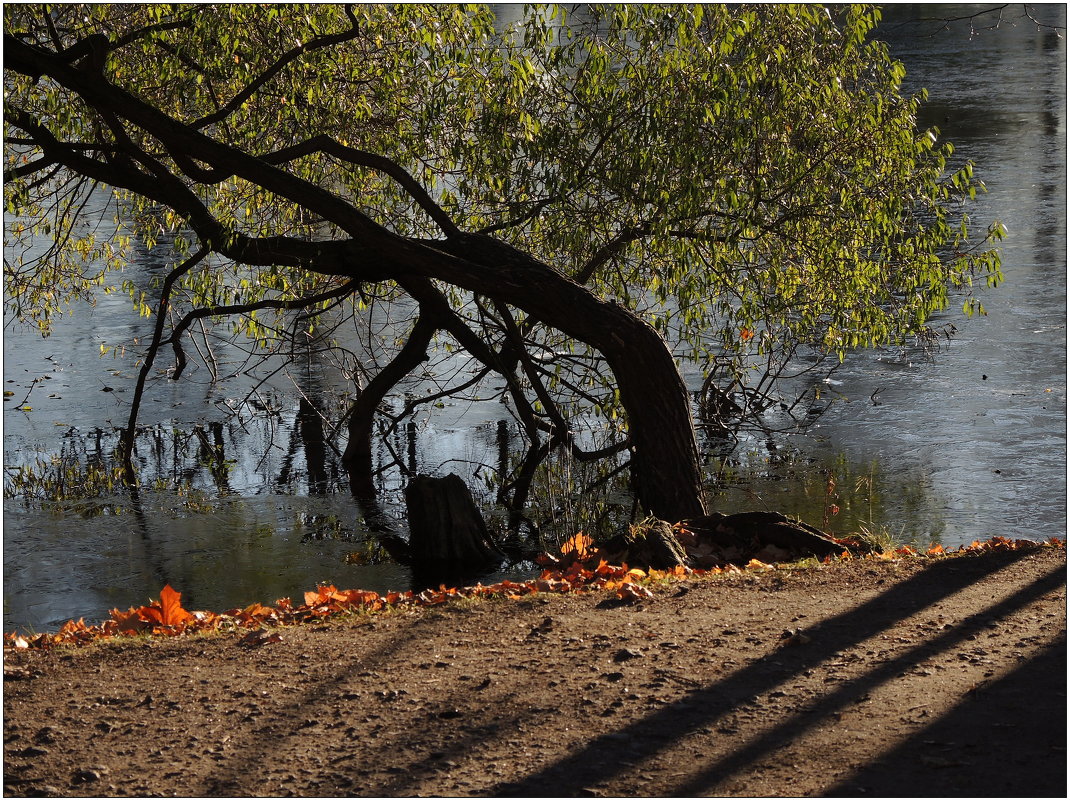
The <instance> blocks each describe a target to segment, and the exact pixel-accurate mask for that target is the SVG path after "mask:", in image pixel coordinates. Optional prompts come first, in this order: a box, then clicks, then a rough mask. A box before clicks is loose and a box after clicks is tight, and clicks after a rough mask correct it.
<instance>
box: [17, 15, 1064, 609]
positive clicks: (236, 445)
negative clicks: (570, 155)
mask: <svg viewBox="0 0 1070 801" xmlns="http://www.w3.org/2000/svg"><path fill="white" fill-rule="evenodd" d="M924 9H925V16H929V17H934V16H937V15H938V14H939V15H946V16H962V15H961V13H960V11H961V9H957V8H955V7H948V6H939V7H937V6H925V7H924ZM1033 10H1034V11H1035V13H1037V14H1039V15H1041V16H1042V17H1043V18H1044V19H1046V20H1047V21H1049V22H1053V23H1056V24H1060V25H1065V6H1035V7H1033ZM911 13H912V12H911V10H910V9H909V8H907V9H904V8H903V7H895V6H893V7H888V8H886V11H885V18H886V24H885V25H884V28H883V37H884V38H886V39H888V40H889V41H890V42H891V44H892V48H893V52H894V53H895V54H896V55H897V56H898V57H899V58H901V59H902V60H903V61H905V62H906V64H907V67H908V78H907V80H908V82H909V85H910V86H911V87H914V88H916V87H920V86H925V87H927V88H928V89H929V93H930V94H929V97H930V103H929V105H928V107H927V109H926V111H925V118H924V119H923V120H922V122H923V124H926V125H937V126H939V127H940V129H941V131H942V132H943V134H944V135H945V136H946V137H947V138H949V139H951V140H952V141H954V142H955V143H956V144H957V146H958V147H957V151H956V155H955V158H956V159H960V158H961V159H967V158H969V159H972V160H973V161H974V162H975V163H976V164H977V165H978V166H977V170H978V174H979V175H980V177H982V178H983V180H984V181H985V182H986V183H987V185H988V188H989V193H988V194H987V195H984V196H982V197H980V198H979V199H978V201H977V202H976V204H974V206H973V207H972V208H971V215H972V217H973V218H974V219H975V220H977V221H979V222H981V223H982V224H983V223H987V222H988V221H989V220H993V219H999V220H1001V221H1002V222H1004V223H1005V224H1006V226H1007V227H1008V229H1009V236H1008V237H1007V239H1006V240H1005V242H1004V244H1003V270H1004V273H1005V275H1006V282H1005V283H1004V285H1003V286H1002V287H1000V288H999V290H997V291H995V292H989V293H986V294H985V295H984V303H985V306H986V307H987V309H988V311H989V314H988V316H987V317H984V318H974V319H970V320H967V319H965V318H963V317H962V315H961V314H960V313H958V312H957V311H956V310H950V311H948V312H947V313H944V314H942V315H939V316H938V318H937V319H936V320H935V321H934V324H935V325H937V326H940V325H944V324H947V323H951V324H953V325H954V326H955V327H956V328H957V329H958V334H957V337H956V339H955V340H954V342H953V343H952V344H951V346H950V347H949V348H946V349H944V350H942V351H940V352H938V353H937V354H935V357H931V356H929V355H927V354H925V353H923V352H921V351H915V350H906V351H902V352H900V351H898V350H896V351H889V352H886V353H879V352H864V353H858V354H855V355H853V356H852V357H851V358H849V359H848V361H847V363H846V364H845V365H844V367H843V369H842V370H840V371H839V372H838V373H837V374H836V375H835V376H834V383H828V384H822V385H821V386H820V387H819V389H820V391H821V393H822V398H823V399H828V400H830V401H831V402H830V404H829V406H828V409H827V410H826V412H825V414H824V415H823V416H822V417H821V419H820V420H819V421H818V422H817V423H816V424H815V426H814V427H813V428H812V429H811V430H810V433H809V434H807V435H806V436H792V437H781V438H778V439H777V440H776V441H773V442H766V441H764V440H760V441H743V442H742V443H740V445H739V446H738V447H737V448H736V449H735V450H733V451H732V452H731V453H730V454H728V455H725V454H723V453H721V450H720V448H719V446H718V443H716V442H711V443H709V447H710V456H709V457H708V460H709V461H708V467H709V477H710V480H709V483H710V488H711V489H710V491H711V501H712V505H713V506H715V508H719V509H723V510H726V511H738V510H743V509H762V508H771V509H778V510H781V511H784V512H786V513H789V514H796V515H799V516H800V517H802V518H804V519H805V520H807V521H809V522H811V523H815V524H818V525H820V524H822V523H826V524H827V527H828V528H829V529H830V530H833V531H839V532H845V531H850V530H855V529H857V528H858V527H860V526H866V527H868V528H872V529H878V530H879V529H887V530H888V531H890V532H891V533H892V534H894V535H897V536H899V537H901V538H902V539H904V540H907V541H914V542H917V543H919V544H925V543H927V542H928V541H929V540H932V539H936V540H939V541H941V542H943V543H944V544H945V545H952V546H953V545H957V544H961V543H965V542H969V541H970V540H972V539H975V538H981V537H988V536H991V535H995V534H1007V535H1013V536H1026V537H1034V538H1046V537H1050V536H1063V535H1064V534H1065V529H1066V370H1065V367H1066V347H1065V345H1066V282H1065V278H1066V250H1065V248H1066V244H1065V243H1066V220H1065V213H1066V197H1065V181H1066V165H1065V147H1066V92H1065V87H1066V78H1065V59H1066V49H1065V47H1066V45H1065V39H1061V38H1059V37H1057V36H1056V35H1055V34H1054V33H1053V32H1052V31H1051V30H1049V29H1040V30H1038V28H1037V26H1035V25H1032V24H1030V23H1028V22H1026V21H1024V20H1018V21H1017V24H1016V26H1014V27H1011V26H1010V25H1007V24H1005V25H1003V26H1001V28H1000V29H999V30H998V31H979V33H978V35H977V36H976V37H975V38H972V39H971V37H970V36H969V30H968V27H965V25H966V23H958V24H956V25H954V26H952V28H951V29H950V30H949V31H945V32H942V33H936V32H935V30H930V29H926V30H919V29H918V28H916V27H915V26H913V25H906V24H901V23H903V21H904V20H905V19H907V18H908V15H909V14H911ZM931 27H932V29H936V28H938V27H939V26H931ZM979 27H981V26H979ZM930 33H932V34H933V35H931V36H930V35H929V34H930ZM994 65H998V69H995V68H993V67H994ZM158 268H159V266H158V265H154V264H153V263H152V260H151V258H150V257H148V256H146V259H145V261H144V263H143V264H139V265H131V272H132V273H133V274H134V275H132V276H130V277H134V278H135V280H137V281H138V282H140V283H145V284H147V281H148V277H149V275H150V273H151V271H152V270H154V269H158ZM138 270H140V271H141V272H138ZM144 333H145V332H144V330H143V321H141V320H139V319H138V318H137V316H136V315H135V314H133V313H132V312H131V311H130V310H129V306H128V301H127V300H126V298H125V297H122V296H110V297H102V298H100V300H99V302H98V305H97V307H96V308H88V307H87V308H80V309H78V311H77V316H75V317H72V318H70V319H67V320H65V321H64V322H63V323H62V324H61V325H60V326H58V328H57V331H56V333H55V334H54V335H53V336H52V337H50V338H48V339H44V340H41V339H40V338H38V337H36V336H33V335H30V334H27V333H25V332H19V331H17V330H15V329H12V328H10V327H8V328H6V329H5V342H4V353H5V363H4V381H5V385H4V388H5V389H6V390H10V391H12V392H13V393H14V395H13V396H12V399H11V401H9V402H7V403H5V413H4V423H5V425H4V457H5V463H6V465H7V466H8V467H11V466H13V465H18V464H27V463H31V464H32V463H33V461H34V459H35V458H36V456H37V455H40V456H41V458H45V459H50V458H51V457H52V456H54V455H56V454H57V453H59V452H60V450H61V448H62V449H63V451H64V453H65V455H66V456H67V457H68V458H70V459H72V460H81V461H82V462H85V461H86V460H87V459H88V460H91V459H93V458H94V457H95V456H100V455H103V454H106V453H107V452H108V450H109V449H110V448H111V447H113V444H114V441H115V437H116V434H115V428H116V427H117V426H120V425H122V424H124V422H125V419H126V414H127V413H128V406H127V403H128V393H129V392H130V391H132V387H133V376H134V373H135V369H136V368H135V367H134V364H133V359H132V358H130V357H127V358H125V359H112V358H110V357H109V358H106V359H100V358H99V355H98V354H99V346H100V344H101V342H103V341H105V340H107V341H109V342H114V341H119V340H123V339H127V340H130V339H132V338H133V337H136V336H142V335H144ZM220 347H221V346H220ZM219 355H220V356H221V358H225V357H226V353H225V352H221V353H220V354H219ZM35 379H36V382H35ZM295 385H296V386H298V387H300V388H301V390H302V391H303V392H305V393H307V394H309V395H310V396H312V397H320V398H329V397H332V396H337V397H341V396H342V395H343V394H344V392H345V391H346V385H345V382H344V381H343V380H342V379H341V377H340V376H339V375H338V374H337V371H334V372H332V371H331V370H330V369H327V368H323V367H322V366H317V365H305V366H302V365H297V366H296V367H295V368H294V369H293V370H292V371H290V373H280V374H278V375H276V376H275V377H274V378H273V379H272V380H271V381H268V382H267V383H266V384H264V385H263V386H262V387H260V389H259V390H258V393H257V395H256V398H257V399H258V400H257V402H258V403H260V404H261V405H262V406H264V407H266V408H267V409H269V410H272V411H271V413H268V414H263V413H261V414H259V416H257V417H255V418H254V417H251V416H248V415H246V416H243V417H241V418H240V419H239V420H234V419H232V418H230V417H229V416H228V412H229V409H230V407H232V406H234V405H235V404H236V403H237V402H238V401H239V400H241V399H242V398H244V397H245V396H246V394H247V393H248V392H249V390H250V388H251V381H249V380H246V379H243V378H241V377H239V378H238V379H237V380H233V381H230V382H225V383H221V384H216V383H214V382H213V381H212V380H211V376H210V375H209V374H208V370H207V369H205V368H204V367H201V368H200V369H199V370H196V369H193V368H192V367H191V369H190V372H189V374H188V375H186V376H184V377H183V380H182V381H181V382H179V383H177V384H175V383H171V382H166V381H162V380H161V381H159V382H158V383H156V384H155V385H154V386H153V387H152V388H151V390H150V392H149V394H148V396H147V397H146V401H145V404H144V406H143V409H144V412H143V414H142V417H141V422H142V423H143V424H144V425H145V426H146V429H145V431H144V432H143V433H142V435H141V437H140V438H139V441H138V458H139V459H140V460H141V463H142V465H143V466H147V467H151V468H152V469H153V470H154V471H156V472H157V473H159V474H161V475H166V476H169V477H171V478H172V479H175V480H177V481H180V482H184V483H185V485H187V486H189V487H192V490H193V491H195V492H200V493H202V494H201V495H198V496H197V497H198V498H199V499H202V500H203V503H204V504H205V507H206V508H205V509H204V510H203V511H191V509H190V506H189V504H188V503H187V501H188V496H187V497H185V498H183V497H176V496H175V495H174V494H170V493H159V492H144V493H143V494H142V497H141V498H140V499H139V500H140V503H139V504H138V503H134V502H133V499H131V498H129V497H128V496H122V497H118V496H117V497H115V498H112V499H107V498H104V499H99V500H98V501H97V502H96V504H95V505H90V506H83V507H80V508H78V509H71V508H66V509H51V510H50V508H49V507H47V506H46V507H45V508H44V509H41V508H37V507H27V506H25V505H24V504H22V503H21V502H19V501H12V500H5V502H4V629H5V630H10V629H11V628H13V627H16V626H19V627H32V628H36V629H45V628H48V627H55V626H56V625H58V624H59V623H61V622H62V621H64V620H66V619H68V618H71V617H74V618H77V617H80V616H85V617H86V618H87V620H95V619H99V618H101V617H102V616H105V615H106V614H107V610H108V609H109V608H111V607H120V608H125V607H127V606H130V605H133V604H141V603H144V602H145V601H146V600H147V599H148V598H149V597H156V596H157V595H158V592H159V588H160V586H161V585H162V583H163V582H164V581H168V582H170V583H171V584H172V585H173V586H175V587H176V588H178V589H180V590H181V591H182V592H183V593H184V601H185V602H188V604H189V605H190V606H192V607H197V608H211V609H224V608H229V607H233V606H237V605H246V604H248V603H250V602H252V601H254V600H260V601H264V602H273V601H274V600H275V599H277V598H279V597H283V596H291V597H293V596H297V597H299V596H300V594H301V593H302V592H303V591H304V590H307V589H312V588H313V587H314V586H315V584H316V583H317V582H333V583H335V584H337V585H339V586H350V587H354V586H360V587H365V588H368V589H374V590H379V591H384V590H387V589H400V588H405V587H407V586H408V584H409V581H410V577H409V574H408V572H407V570H406V569H405V568H402V567H399V566H397V565H392V564H389V563H377V561H378V560H379V559H380V558H381V554H380V553H379V552H378V551H377V550H376V548H375V545H374V543H372V542H371V541H370V540H369V538H368V535H369V532H367V531H366V530H364V529H363V528H362V527H361V526H360V525H359V524H358V523H357V522H356V521H357V520H358V519H359V516H358V513H357V509H356V507H355V505H354V503H353V501H352V500H351V499H350V498H349V496H348V495H347V494H346V493H345V492H344V491H343V492H337V491H333V489H335V488H337V487H339V486H344V477H343V476H341V475H340V474H339V473H338V472H337V470H336V468H335V467H334V466H333V465H334V456H333V454H331V453H326V454H324V455H323V456H322V458H313V459H311V460H310V459H309V458H308V457H309V454H308V453H306V452H305V449H304V444H303V443H302V442H301V438H300V436H299V431H298V430H297V427H296V426H295V420H296V417H297V413H298V404H297V401H296V398H295V392H294V386H295ZM31 386H32V392H30V398H29V405H30V406H32V407H33V410H32V411H30V412H18V411H14V410H13V409H8V408H7V407H13V406H14V405H15V404H16V403H17V402H18V401H21V400H22V397H23V395H25V394H26V393H27V392H28V391H29V390H30V388H31ZM694 388H696V389H697V385H696V386H695V387H694ZM408 389H409V390H410V391H413V392H417V393H419V392H422V391H423V388H422V387H421V386H420V384H419V379H414V381H413V383H412V384H411V385H410V386H409V387H408ZM106 390H110V391H106ZM502 421H509V418H508V416H507V414H506V412H505V410H504V408H503V407H501V406H500V405H499V404H497V403H493V402H490V403H488V402H485V401H480V400H478V398H475V399H473V400H471V401H469V402H456V403H451V404H447V405H445V406H444V407H443V408H441V409H433V410H431V412H429V413H428V414H427V415H426V416H425V417H424V418H423V419H421V420H418V421H417V422H416V424H414V425H413V426H412V427H411V428H410V429H408V430H402V431H397V432H395V433H394V434H393V435H392V439H391V441H390V442H389V443H388V446H389V448H386V446H383V448H384V449H383V450H382V451H381V452H380V453H379V454H378V457H377V458H378V459H379V460H380V463H384V462H385V461H387V460H389V459H390V458H392V457H391V455H390V454H391V453H395V454H399V455H401V457H402V458H403V460H404V461H406V462H408V463H409V464H410V466H411V467H413V468H416V469H420V470H424V471H427V472H433V473H440V474H444V473H446V472H451V471H453V472H457V473H459V474H461V475H462V476H465V477H466V478H469V479H471V481H470V483H471V484H472V485H473V488H474V489H475V490H478V489H479V488H480V487H481V486H485V485H484V484H483V482H482V481H480V477H482V476H493V475H494V474H495V472H496V471H499V470H500V467H501V461H502V458H503V435H502V430H503V428H502V424H501V423H502ZM197 424H200V429H199V430H198V429H196V428H195V426H196V425H197ZM507 425H511V422H509V423H507ZM212 448H220V449H221V453H222V454H223V459H222V463H219V464H216V463H213V461H212V459H211V458H208V457H209V456H210V455H211V452H212ZM206 449H207V450H206ZM504 449H505V450H506V451H508V450H509V448H508V438H507V437H506V442H505V447H504ZM317 465H319V471H318V472H317V469H316V466H317ZM566 467H567V465H566ZM332 471H333V472H332ZM310 475H311V476H312V477H313V480H311V481H310V479H309V476H310ZM379 480H380V482H381V489H382V490H383V491H384V492H386V501H387V504H386V510H387V512H388V513H391V514H394V515H395V516H400V507H399V503H400V498H399V497H398V495H397V494H396V491H397V490H398V488H399V485H400V478H399V476H398V474H397V472H396V471H393V472H390V471H387V472H384V473H383V474H381V475H380V476H379ZM391 493H394V494H391ZM576 494H577V492H576V488H575V487H572V488H571V489H569V488H568V487H565V486H561V487H558V488H556V489H554V488H553V487H548V488H547V489H546V490H545V491H544V497H542V498H541V499H540V500H541V501H542V502H543V503H544V504H545V505H546V506H547V507H548V508H550V509H552V510H553V512H554V516H553V519H552V520H551V523H552V526H555V527H557V528H559V529H561V530H560V531H557V532H556V533H559V534H564V533H570V532H569V527H571V526H579V525H584V521H583V520H581V519H580V512H579V511H578V506H577V504H578V503H579V501H580V500H581V499H579V498H577V497H575V496H576ZM487 499H488V500H490V499H491V498H490V496H489V492H488V495H487ZM618 500H619V501H620V502H621V503H622V504H623V506H622V509H623V510H624V511H625V512H627V511H628V510H629V507H628V502H627V498H619V499H618ZM833 507H836V508H838V512H837V513H836V514H835V515H833V514H832V513H831V510H832V508H833ZM119 510H121V512H120V513H118V514H116V513H115V512H116V511H119ZM550 528H551V526H550V525H548V526H547V530H548V533H549V529H550ZM488 580H489V579H488Z"/></svg>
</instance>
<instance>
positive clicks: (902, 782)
mask: <svg viewBox="0 0 1070 801" xmlns="http://www.w3.org/2000/svg"><path fill="white" fill-rule="evenodd" d="M965 776H968V777H969V779H970V783H971V785H972V786H974V787H976V786H979V785H980V786H983V787H986V788H988V790H987V792H986V793H985V794H986V795H987V796H990V797H1001V798H1002V797H1013V796H1017V797H1024V798H1029V797H1034V798H1065V797H1066V638H1065V637H1061V638H1059V640H1057V641H1056V642H1055V643H1053V644H1052V645H1050V646H1048V647H1047V648H1045V649H1043V650H1042V651H1041V652H1040V653H1038V654H1037V655H1036V656H1034V657H1033V658H1032V659H1030V660H1028V661H1027V662H1025V663H1024V664H1022V665H1021V666H1019V667H1018V668H1016V669H1015V670H1013V671H1011V672H1010V673H1009V674H1007V675H1006V676H1004V677H1003V678H1001V679H999V680H998V681H995V682H993V683H991V684H989V685H986V686H984V687H981V688H979V689H978V690H976V691H975V692H973V693H971V694H970V695H968V696H966V697H965V698H964V699H963V700H962V701H961V702H960V703H959V704H957V705H956V706H955V707H954V708H953V709H952V710H951V711H950V712H948V713H947V714H945V715H944V716H943V717H941V718H939V719H938V720H936V721H934V722H933V723H932V724H930V725H929V726H926V727H925V728H924V729H922V730H921V731H919V732H917V733H916V734H914V735H913V736H911V737H909V738H908V739H906V740H905V741H903V742H902V743H900V744H899V745H898V746H896V747H895V748H894V749H891V750H890V751H888V752H886V753H884V754H881V755H880V756H879V757H878V758H876V759H874V760H872V761H871V762H870V763H869V764H867V765H864V766H862V767H861V768H859V770H858V771H856V772H855V773H854V774H853V775H852V776H850V777H848V778H846V779H843V780H841V781H840V782H839V783H837V784H836V785H835V786H834V787H832V788H830V789H829V790H828V792H827V793H826V795H828V796H852V797H857V796H860V795H866V796H892V797H898V798H903V797H916V796H935V797H943V798H947V797H952V796H962V795H972V793H968V792H966V791H965V790H964V788H963V787H962V786H961V785H962V781H963V778H964V777H965Z"/></svg>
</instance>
